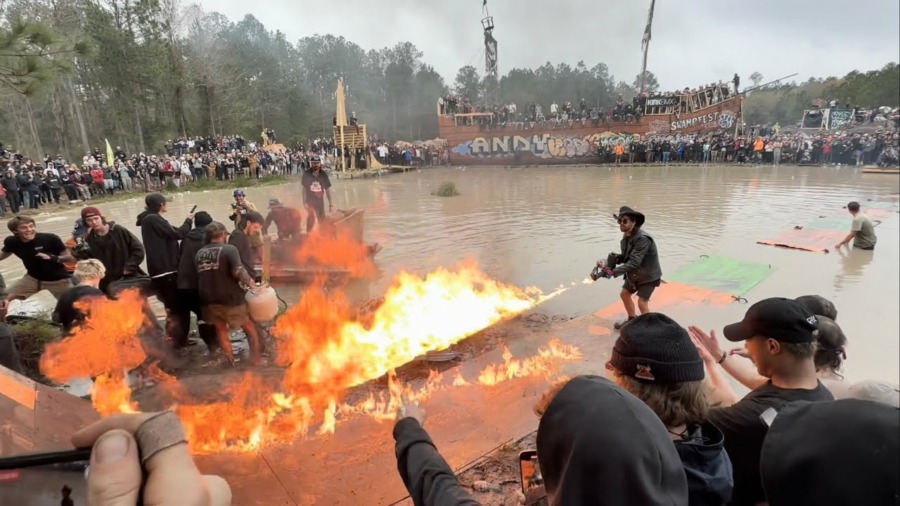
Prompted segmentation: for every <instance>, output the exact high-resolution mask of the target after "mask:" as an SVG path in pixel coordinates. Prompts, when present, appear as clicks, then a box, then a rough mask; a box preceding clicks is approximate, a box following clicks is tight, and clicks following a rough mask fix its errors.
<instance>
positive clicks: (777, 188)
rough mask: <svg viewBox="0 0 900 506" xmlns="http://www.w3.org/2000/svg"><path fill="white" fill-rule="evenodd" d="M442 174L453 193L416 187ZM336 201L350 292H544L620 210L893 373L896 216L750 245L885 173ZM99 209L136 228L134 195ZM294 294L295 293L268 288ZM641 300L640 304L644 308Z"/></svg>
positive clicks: (364, 191) (549, 171)
mask: <svg viewBox="0 0 900 506" xmlns="http://www.w3.org/2000/svg"><path fill="white" fill-rule="evenodd" d="M442 181H453V182H454V183H456V186H457V188H458V189H459V191H460V192H461V195H460V196H458V197H452V198H441V197H434V196H432V195H430V193H431V192H432V191H433V190H435V189H436V188H437V187H438V185H439V184H440V183H441V182H442ZM298 189H299V183H290V184H287V185H283V186H280V187H268V188H251V189H249V190H248V191H247V195H248V198H249V199H250V200H251V201H253V202H254V203H256V205H257V207H258V208H264V207H265V204H266V202H267V201H268V199H269V198H273V197H274V198H279V199H280V200H281V201H282V202H285V203H286V204H288V205H292V204H293V205H299V201H298V199H299V197H298V193H299V192H298ZM333 191H334V196H335V200H336V204H337V207H339V208H351V207H360V208H365V209H366V210H367V214H366V227H367V228H366V236H367V239H368V240H370V241H377V242H380V243H382V244H383V245H384V246H385V248H384V250H383V251H382V252H381V253H380V254H379V256H378V257H377V260H378V264H379V267H380V268H381V269H382V270H383V272H384V275H383V276H381V277H380V278H379V279H377V280H374V281H373V282H371V283H365V284H357V285H355V286H354V287H353V289H354V290H355V291H356V293H354V294H353V298H356V299H365V298H368V297H377V296H379V295H381V294H383V292H384V290H385V288H386V287H387V285H388V283H389V282H390V280H391V279H392V277H393V275H394V274H396V273H397V272H398V271H400V270H401V269H406V270H410V271H413V272H418V273H425V272H428V271H430V270H432V269H433V268H434V267H436V266H439V265H443V266H451V265H453V264H455V263H457V262H460V261H463V260H466V259H469V258H474V259H476V260H478V261H479V262H480V263H481V265H482V267H483V268H484V269H485V270H486V272H488V273H489V274H490V275H492V276H494V277H496V278H499V279H501V280H504V281H508V282H511V283H515V284H518V285H535V286H538V287H540V288H543V289H545V290H550V289H553V288H555V287H557V286H558V285H560V284H564V283H565V284H568V283H570V282H572V281H576V280H578V281H580V280H582V279H584V278H585V277H586V276H587V275H588V273H589V272H590V269H591V268H592V267H593V264H594V262H595V261H596V260H597V259H598V258H603V257H605V256H606V254H607V253H608V252H609V251H614V250H616V249H617V248H618V242H619V232H618V227H617V226H616V223H615V222H614V220H613V219H612V213H613V212H615V211H616V210H617V209H618V208H619V206H621V205H628V206H630V207H632V208H635V209H637V210H639V211H642V212H644V213H645V214H646V215H647V223H646V226H645V228H646V230H647V231H648V232H649V233H650V234H651V235H653V236H654V238H655V239H656V241H657V243H658V245H659V252H660V258H661V261H662V267H663V270H664V272H665V273H668V274H672V273H674V272H675V271H676V270H677V269H679V268H681V267H683V266H684V265H686V264H688V263H690V262H692V261H694V260H696V259H697V258H699V256H700V255H704V254H706V255H712V254H716V255H722V256H727V257H732V258H736V259H742V260H751V261H755V262H761V263H766V264H769V265H771V266H772V267H773V270H774V272H773V274H772V275H770V276H769V277H768V278H767V279H766V280H764V281H763V282H762V283H761V284H759V285H758V286H756V287H755V288H753V289H752V290H751V291H750V292H748V293H747V294H746V297H747V298H748V299H749V301H750V302H753V301H756V300H760V299H762V298H765V297H770V296H789V297H795V296H798V295H803V294H820V295H822V296H824V297H827V298H829V299H832V300H833V301H834V302H835V304H836V306H837V307H838V309H839V311H840V319H839V323H840V324H841V326H842V327H844V330H845V332H846V334H847V335H848V337H849V339H850V345H849V348H850V352H849V355H850V356H851V360H849V361H848V370H847V376H848V377H849V378H850V379H853V378H855V377H878V378H882V379H886V380H892V381H896V378H897V377H898V369H900V367H898V357H900V348H898V340H897V335H898V333H900V321H898V306H900V289H898V278H900V262H898V258H900V244H898V243H900V233H898V224H897V223H898V221H900V220H898V217H897V216H896V215H893V216H892V217H890V218H886V219H884V220H883V221H884V224H883V225H881V226H879V227H877V229H876V233H877V234H878V236H879V237H878V251H877V255H872V254H871V253H868V256H866V252H860V251H852V252H850V253H847V254H846V258H845V257H844V256H839V255H837V254H834V253H831V254H821V253H809V252H802V251H794V250H787V249H780V248H775V247H771V246H762V245H757V244H756V242H755V241H756V240H758V239H763V238H767V237H771V236H774V235H777V234H778V233H781V232H784V231H786V230H790V229H792V228H793V227H794V226H795V225H801V224H803V223H804V222H805V221H806V220H809V219H813V218H816V217H818V216H820V215H829V216H837V217H845V218H846V222H847V228H848V229H849V227H850V217H849V216H847V214H846V211H845V210H843V206H844V205H845V204H846V203H847V202H848V201H850V200H857V201H860V202H862V203H863V207H864V208H865V203H866V202H867V199H870V198H872V199H877V198H879V197H882V196H885V195H888V194H891V193H895V192H897V191H898V179H897V178H896V177H891V176H881V175H874V176H870V175H862V174H861V173H860V172H859V171H857V170H856V169H855V168H847V167H843V168H836V167H829V168H819V167H795V168H789V167H779V168H775V167H761V168H752V167H735V166H728V167H715V166H710V167H677V166H670V167H645V168H644V167H628V168H625V167H623V168H615V167H587V168H567V167H534V168H519V169H505V168H478V167H467V168H445V169H427V170H423V171H420V172H413V173H409V174H404V175H393V176H388V177H384V178H381V179H374V180H372V179H369V180H352V181H351V180H336V181H334V189H333ZM230 202H231V192H230V191H227V190H221V191H215V192H209V191H207V192H196V193H187V194H182V195H176V196H175V201H174V202H172V203H171V204H169V213H168V215H166V217H167V218H168V219H169V220H170V221H171V222H172V223H174V224H176V225H177V224H178V223H180V221H181V220H182V219H183V218H184V216H185V215H186V214H187V212H188V210H189V209H190V208H191V206H192V205H194V204H197V205H198V206H199V207H198V210H206V211H208V212H210V213H211V214H212V215H213V218H214V219H217V220H220V221H223V222H225V221H227V215H228V213H229V207H228V206H229V203H230ZM100 208H101V209H102V210H103V211H104V212H105V213H106V216H107V217H109V218H111V219H116V220H118V221H121V223H122V224H124V225H125V226H127V227H128V228H130V229H131V230H132V231H135V232H138V229H137V227H136V226H135V224H134V219H135V216H136V215H137V214H138V212H140V211H141V209H142V208H143V202H142V198H135V199H132V200H130V201H126V202H118V203H114V204H110V205H100ZM76 217H77V210H73V211H71V212H69V213H68V214H66V215H65V216H59V217H52V218H45V219H39V220H38V228H39V230H41V231H45V232H55V233H58V234H61V235H64V236H65V235H67V234H68V233H69V231H70V230H71V226H72V223H73V221H74V220H75V218H76ZM0 267H2V269H3V274H4V275H5V276H6V277H7V281H10V279H12V278H16V277H18V276H20V275H21V273H22V268H21V262H20V261H18V260H17V259H15V258H10V259H7V260H5V261H4V262H3V263H2V264H0ZM618 291H619V283H617V282H615V281H612V282H611V281H608V280H600V281H597V282H596V283H594V284H592V285H578V286H576V287H574V288H572V289H571V290H569V291H568V292H566V293H565V294H564V295H562V296H560V297H558V298H556V299H553V300H551V301H549V302H548V303H546V305H545V306H544V307H543V308H542V309H543V310H544V311H547V312H554V313H564V314H569V315H577V314H585V313H589V312H592V311H595V310H597V309H598V308H600V307H603V306H606V305H608V304H611V303H614V302H616V301H617V300H618V295H617V294H618ZM281 294H282V296H283V297H285V298H286V299H288V300H292V299H295V298H296V297H297V295H298V294H299V289H297V288H296V287H294V289H289V287H282V289H281ZM651 307H652V304H651ZM745 310H746V306H743V305H740V304H734V305H732V306H729V307H726V308H703V307H693V308H676V309H673V310H671V311H670V314H671V315H672V316H673V317H675V318H676V319H677V320H679V321H681V322H682V323H683V324H685V325H688V324H698V325H701V326H704V327H708V328H721V326H722V325H724V324H726V323H730V322H731V321H735V319H739V318H740V317H741V316H742V315H743V313H744V311H745Z"/></svg>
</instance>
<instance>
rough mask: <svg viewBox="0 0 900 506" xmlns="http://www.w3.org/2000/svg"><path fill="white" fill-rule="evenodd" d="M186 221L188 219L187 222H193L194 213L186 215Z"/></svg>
mask: <svg viewBox="0 0 900 506" xmlns="http://www.w3.org/2000/svg"><path fill="white" fill-rule="evenodd" d="M187 219H188V220H189V221H194V213H188V215H187Z"/></svg>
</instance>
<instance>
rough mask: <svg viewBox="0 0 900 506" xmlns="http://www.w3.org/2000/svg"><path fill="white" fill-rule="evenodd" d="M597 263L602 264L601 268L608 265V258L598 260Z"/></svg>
mask: <svg viewBox="0 0 900 506" xmlns="http://www.w3.org/2000/svg"><path fill="white" fill-rule="evenodd" d="M597 265H598V266H600V268H601V269H603V268H604V267H606V260H597Z"/></svg>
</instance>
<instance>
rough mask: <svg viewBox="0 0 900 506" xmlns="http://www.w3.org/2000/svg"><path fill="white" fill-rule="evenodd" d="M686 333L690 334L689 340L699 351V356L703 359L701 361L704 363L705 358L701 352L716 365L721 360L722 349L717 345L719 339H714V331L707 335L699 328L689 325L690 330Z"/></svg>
mask: <svg viewBox="0 0 900 506" xmlns="http://www.w3.org/2000/svg"><path fill="white" fill-rule="evenodd" d="M688 331H689V332H690V334H691V340H692V341H694V345H696V346H697V349H699V350H701V351H700V356H701V357H703V360H704V361H706V357H705V356H704V355H703V352H704V351H705V352H706V354H707V355H709V357H710V359H711V360H712V362H715V363H718V362H719V360H720V359H721V358H722V347H721V346H720V345H719V338H718V337H716V331H714V330H712V331H710V333H709V334H707V333H706V332H704V331H703V330H702V329H701V328H700V327H696V326H694V325H691V326H690V328H688Z"/></svg>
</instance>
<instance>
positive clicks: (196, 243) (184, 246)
mask: <svg viewBox="0 0 900 506" xmlns="http://www.w3.org/2000/svg"><path fill="white" fill-rule="evenodd" d="M204 244H206V230H205V229H203V228H194V229H192V230H191V231H190V232H188V234H187V235H186V236H185V237H184V240H183V241H181V258H180V260H179V262H178V283H177V284H178V289H180V290H196V289H197V287H198V284H197V266H196V264H195V263H194V257H196V256H197V252H198V251H200V248H202V247H203V246H204Z"/></svg>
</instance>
